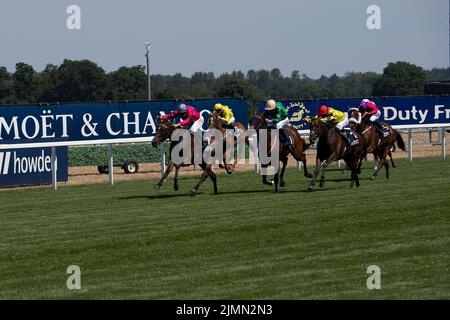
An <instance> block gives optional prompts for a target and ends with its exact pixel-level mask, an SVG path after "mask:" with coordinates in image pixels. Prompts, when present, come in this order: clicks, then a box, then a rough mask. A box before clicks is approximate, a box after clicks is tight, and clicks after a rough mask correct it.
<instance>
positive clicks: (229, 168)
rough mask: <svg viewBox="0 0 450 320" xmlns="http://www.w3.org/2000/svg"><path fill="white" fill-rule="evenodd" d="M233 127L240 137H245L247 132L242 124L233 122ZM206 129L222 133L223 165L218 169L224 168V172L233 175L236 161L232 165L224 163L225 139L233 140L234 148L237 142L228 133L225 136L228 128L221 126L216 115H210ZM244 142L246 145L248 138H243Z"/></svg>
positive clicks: (220, 121)
mask: <svg viewBox="0 0 450 320" xmlns="http://www.w3.org/2000/svg"><path fill="white" fill-rule="evenodd" d="M234 127H235V129H237V130H239V135H240V136H241V137H243V136H245V132H246V131H247V129H246V128H245V126H244V125H243V124H242V123H240V122H235V123H234ZM208 128H213V129H217V130H219V131H220V132H221V133H222V135H223V138H224V139H223V145H224V148H223V149H224V156H223V159H224V160H223V161H224V165H222V164H220V165H219V167H220V168H225V170H226V172H227V173H228V174H231V173H233V171H234V169H235V167H236V163H237V160H235V161H234V163H233V164H227V163H226V162H225V159H226V146H227V139H233V140H234V142H233V143H234V145H235V146H236V145H237V140H235V135H234V134H232V135H230V134H229V133H230V131H228V134H227V129H229V128H226V127H224V126H223V124H222V120H220V118H219V116H218V115H217V114H216V113H213V114H211V117H210V118H209V120H208ZM213 139H214V137H213V138H212V141H213ZM245 142H246V143H247V144H248V137H245Z"/></svg>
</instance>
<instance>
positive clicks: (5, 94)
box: [0, 67, 14, 103]
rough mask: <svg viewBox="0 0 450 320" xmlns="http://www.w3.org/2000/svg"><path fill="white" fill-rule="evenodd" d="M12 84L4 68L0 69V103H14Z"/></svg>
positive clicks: (10, 76) (10, 77)
mask: <svg viewBox="0 0 450 320" xmlns="http://www.w3.org/2000/svg"><path fill="white" fill-rule="evenodd" d="M13 94H14V82H13V79H12V75H11V74H10V73H9V72H8V70H7V69H6V68H5V67H0V103H12V102H14V96H13Z"/></svg>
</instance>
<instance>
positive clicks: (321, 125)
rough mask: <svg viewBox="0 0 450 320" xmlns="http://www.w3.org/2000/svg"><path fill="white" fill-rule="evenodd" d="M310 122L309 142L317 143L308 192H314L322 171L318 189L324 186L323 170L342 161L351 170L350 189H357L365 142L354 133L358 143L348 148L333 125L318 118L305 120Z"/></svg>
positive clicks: (345, 140)
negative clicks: (335, 162) (359, 166)
mask: <svg viewBox="0 0 450 320" xmlns="http://www.w3.org/2000/svg"><path fill="white" fill-rule="evenodd" d="M307 122H310V124H311V127H310V135H309V140H310V142H311V143H315V141H316V140H317V139H318V143H317V155H316V168H315V170H314V175H313V178H312V180H311V184H310V186H309V187H308V190H309V191H314V190H315V184H316V179H317V176H318V175H319V172H320V170H322V176H321V179H320V187H321V188H323V187H324V186H325V169H326V168H327V166H328V165H329V164H331V163H332V162H334V161H338V160H341V159H342V160H344V161H345V163H346V164H347V167H348V168H349V169H350V170H351V182H350V189H352V188H353V186H354V185H355V184H356V187H359V185H360V182H359V178H358V174H359V173H360V172H359V170H358V164H359V163H360V161H361V160H362V158H363V157H364V156H365V154H366V149H367V146H366V142H365V140H364V138H363V137H362V136H361V135H360V134H359V133H357V132H354V134H355V135H356V137H357V139H358V143H357V144H355V145H354V146H350V145H349V143H348V141H347V139H345V138H344V136H343V135H342V134H341V133H339V132H338V131H337V129H336V128H335V126H334V125H331V124H329V123H325V122H323V121H322V120H321V119H320V118H317V117H316V118H313V119H307Z"/></svg>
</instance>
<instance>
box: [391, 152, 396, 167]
mask: <svg viewBox="0 0 450 320" xmlns="http://www.w3.org/2000/svg"><path fill="white" fill-rule="evenodd" d="M389 158H390V159H391V163H392V168H397V165H396V164H395V162H394V158H392V152H391V150H389Z"/></svg>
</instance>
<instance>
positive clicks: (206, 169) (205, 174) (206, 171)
mask: <svg viewBox="0 0 450 320" xmlns="http://www.w3.org/2000/svg"><path fill="white" fill-rule="evenodd" d="M210 168H211V167H210V166H207V167H203V173H202V176H201V177H200V180H199V181H198V182H197V184H196V185H195V186H194V188H192V190H191V192H192V193H197V191H198V189H199V188H200V186H201V185H202V183H203V182H205V180H206V179H207V178H208V177H209V175H210V172H211V169H210Z"/></svg>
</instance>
